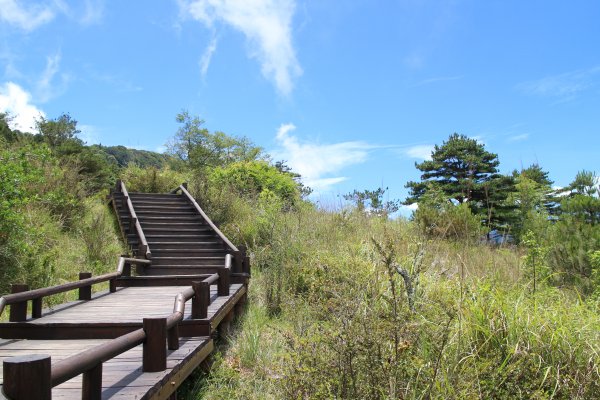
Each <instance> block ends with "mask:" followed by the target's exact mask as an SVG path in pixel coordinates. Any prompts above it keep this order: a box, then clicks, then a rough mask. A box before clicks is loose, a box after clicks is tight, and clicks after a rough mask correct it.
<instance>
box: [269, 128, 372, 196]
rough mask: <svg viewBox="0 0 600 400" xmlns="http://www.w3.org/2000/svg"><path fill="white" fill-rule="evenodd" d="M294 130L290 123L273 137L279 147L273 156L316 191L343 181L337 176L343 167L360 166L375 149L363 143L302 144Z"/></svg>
mask: <svg viewBox="0 0 600 400" xmlns="http://www.w3.org/2000/svg"><path fill="white" fill-rule="evenodd" d="M295 129H296V127H295V126H294V125H293V124H284V125H281V126H280V127H279V129H278V131H277V136H276V137H275V139H276V141H277V144H278V145H279V148H277V149H275V151H273V155H274V156H275V157H276V158H278V159H281V160H285V161H286V163H287V164H288V165H289V166H290V167H291V168H292V169H293V170H294V171H295V172H297V173H299V174H300V175H302V178H303V182H304V183H305V184H306V185H308V186H310V187H311V188H313V189H314V190H316V191H323V190H327V189H329V188H331V186H333V185H335V184H337V183H340V182H343V181H345V180H346V179H347V178H346V177H344V176H331V175H337V174H338V173H339V172H340V171H341V170H343V169H344V168H346V167H348V166H351V165H355V164H361V163H363V162H365V161H366V160H367V158H368V156H369V151H370V150H371V149H374V148H375V147H376V146H372V145H370V144H368V143H366V142H361V141H353V142H340V143H333V144H321V143H311V142H301V141H300V140H299V139H298V138H297V137H296V136H294V135H292V134H291V132H292V131H294V130H295Z"/></svg>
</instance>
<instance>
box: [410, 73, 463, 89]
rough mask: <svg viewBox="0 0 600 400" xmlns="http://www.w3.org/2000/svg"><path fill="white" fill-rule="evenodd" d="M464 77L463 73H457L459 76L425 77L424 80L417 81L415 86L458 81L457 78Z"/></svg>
mask: <svg viewBox="0 0 600 400" xmlns="http://www.w3.org/2000/svg"><path fill="white" fill-rule="evenodd" d="M462 78H463V76H462V75H457V76H438V77H434V78H429V79H423V80H422V81H419V82H417V83H415V84H414V85H413V86H414V87H417V86H425V85H431V84H433V83H439V82H451V81H457V80H459V79H462Z"/></svg>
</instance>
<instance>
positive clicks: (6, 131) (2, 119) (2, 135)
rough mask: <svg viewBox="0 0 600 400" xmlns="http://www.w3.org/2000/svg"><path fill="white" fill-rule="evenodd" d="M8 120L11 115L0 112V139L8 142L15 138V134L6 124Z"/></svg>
mask: <svg viewBox="0 0 600 400" xmlns="http://www.w3.org/2000/svg"><path fill="white" fill-rule="evenodd" d="M10 121H11V116H10V115H9V114H8V113H2V112H0V139H4V140H5V141H7V142H8V143H10V142H14V141H15V140H16V139H17V135H16V134H15V133H14V132H13V130H12V129H10V126H9V125H8V124H9V123H10Z"/></svg>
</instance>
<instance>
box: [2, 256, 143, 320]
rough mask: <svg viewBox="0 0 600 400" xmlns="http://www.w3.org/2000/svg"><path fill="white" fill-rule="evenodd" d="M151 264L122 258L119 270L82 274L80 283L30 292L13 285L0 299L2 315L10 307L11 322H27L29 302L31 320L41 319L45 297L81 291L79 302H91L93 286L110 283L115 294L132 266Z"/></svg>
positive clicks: (26, 288)
mask: <svg viewBox="0 0 600 400" xmlns="http://www.w3.org/2000/svg"><path fill="white" fill-rule="evenodd" d="M149 263H150V261H148V260H143V259H139V258H127V257H120V258H119V262H118V264H117V270H116V271H115V272H111V273H109V274H104V275H98V276H95V277H92V274H91V273H89V272H80V273H79V281H75V282H68V283H63V284H61V285H56V286H50V287H46V288H41V289H34V290H29V287H28V286H27V285H25V284H16V285H12V287H11V290H12V293H11V294H8V295H5V296H3V297H0V314H2V311H4V308H5V307H6V306H7V305H10V316H9V321H10V322H22V321H25V320H27V302H28V301H31V302H32V304H31V318H40V317H41V316H42V301H43V299H44V297H47V296H51V295H53V294H58V293H65V292H68V291H71V290H74V289H79V300H91V298H92V285H96V284H98V283H102V282H107V281H108V282H109V288H110V291H111V292H114V291H115V290H116V284H115V281H116V279H117V278H119V277H121V276H128V275H130V267H129V265H130V264H149Z"/></svg>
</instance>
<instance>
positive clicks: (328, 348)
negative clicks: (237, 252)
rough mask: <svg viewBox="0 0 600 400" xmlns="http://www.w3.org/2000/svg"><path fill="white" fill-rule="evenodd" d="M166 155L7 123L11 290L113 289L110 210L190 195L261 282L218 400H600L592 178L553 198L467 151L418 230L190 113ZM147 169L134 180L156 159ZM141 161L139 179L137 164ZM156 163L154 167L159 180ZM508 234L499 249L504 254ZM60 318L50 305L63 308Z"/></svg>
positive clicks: (0, 254)
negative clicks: (323, 195)
mask: <svg viewBox="0 0 600 400" xmlns="http://www.w3.org/2000/svg"><path fill="white" fill-rule="evenodd" d="M177 120H178V121H179V122H180V123H181V127H180V129H179V131H178V132H176V134H175V136H174V138H173V139H172V141H171V143H170V145H169V149H170V150H169V153H170V154H169V155H168V156H164V158H163V156H159V155H156V154H152V153H150V154H146V153H128V151H126V150H127V149H124V148H122V147H116V148H112V149H117V152H118V154H119V156H118V157H117V156H116V155H115V154H112V153H110V151H108V150H107V149H109V148H107V147H102V146H86V145H85V144H84V143H82V142H81V140H79V139H78V138H77V122H76V121H75V120H73V119H72V118H71V117H70V116H68V115H63V116H60V117H59V118H57V119H55V120H41V121H40V123H39V124H38V130H39V132H38V134H37V135H34V134H29V133H22V132H18V131H14V130H11V129H10V127H9V125H8V123H7V122H8V121H9V117H8V116H6V115H2V116H1V118H0V149H1V150H0V265H1V266H2V270H1V271H0V272H1V280H0V285H2V287H1V289H2V291H3V292H4V293H5V292H6V291H7V290H8V286H7V285H8V283H10V282H17V281H23V282H27V283H29V284H30V285H31V286H32V287H39V286H44V285H49V284H54V283H59V282H62V281H64V280H73V279H75V277H76V273H77V272H78V271H80V270H89V271H91V272H94V273H100V272H104V271H107V270H111V269H113V268H114V266H115V262H116V258H117V256H118V255H119V254H120V253H122V252H123V251H124V249H122V247H121V246H122V245H120V244H119V241H118V237H117V236H118V235H117V233H116V230H115V226H114V220H113V217H111V215H110V213H109V210H108V209H107V207H105V206H104V205H103V204H102V198H103V195H104V194H106V188H107V187H108V186H109V185H112V184H113V183H114V179H115V178H116V177H117V176H119V177H122V178H123V179H124V180H125V181H126V182H127V184H128V187H129V188H130V190H131V191H148V192H166V191H169V190H171V189H173V188H174V187H176V186H177V185H179V184H180V183H181V182H183V181H187V182H189V190H190V191H191V192H192V194H193V195H194V196H195V197H196V198H197V199H198V201H199V202H200V203H201V205H202V207H203V208H204V209H205V210H206V211H207V213H208V214H209V215H210V216H211V217H212V218H213V220H214V221H215V222H217V223H219V224H220V227H221V229H222V230H223V231H224V232H225V234H226V235H228V236H229V237H230V238H231V239H232V240H233V241H234V242H236V243H243V244H245V245H246V246H248V248H249V251H250V254H251V257H252V264H253V278H252V281H251V286H250V303H249V306H248V309H247V312H246V313H245V315H244V316H243V317H242V318H241V319H240V320H239V321H238V322H237V324H238V327H237V329H235V330H234V331H233V334H232V335H233V336H231V337H230V338H228V339H227V340H225V341H224V342H222V343H220V346H221V348H222V350H223V351H222V352H221V353H219V354H218V355H217V356H215V358H214V359H213V365H212V368H211V370H210V372H208V373H206V372H201V371H200V372H197V373H196V376H195V379H194V380H190V381H189V382H187V386H188V388H189V390H187V392H186V393H180V394H181V396H182V397H185V398H189V399H196V398H198V399H199V398H208V399H213V398H214V399H220V398H223V399H225V398H227V399H229V398H273V399H279V398H281V399H288V398H292V399H300V398H302V399H303V398H317V399H318V398H352V399H379V398H414V399H426V398H440V399H441V398H502V399H504V398H507V399H508V398H535V399H546V398H548V399H549V398H553V399H572V398H576V399H590V398H595V397H597V393H600V379H599V378H600V370H599V368H600V317H599V315H598V313H599V311H600V224H599V221H600V197H599V196H600V194H599V193H600V190H599V189H600V188H599V187H598V179H597V177H596V176H595V174H594V173H592V172H587V171H582V172H581V173H579V174H578V175H577V176H576V177H575V178H574V181H573V183H572V184H570V185H569V186H568V187H565V188H564V189H562V190H559V191H557V190H553V189H552V186H551V185H552V182H551V181H550V179H549V178H548V173H547V172H546V171H544V170H543V169H542V168H541V167H540V166H539V165H533V166H531V167H529V168H525V169H523V170H521V171H514V172H513V173H512V174H511V175H507V176H503V175H501V174H500V173H499V160H498V156H497V155H496V154H493V153H490V152H488V151H487V150H485V148H484V146H483V145H482V144H480V143H478V142H476V141H475V140H473V139H469V138H467V137H465V136H462V135H458V134H454V135H451V136H450V137H449V139H448V140H447V141H446V142H444V143H443V144H442V145H441V146H436V147H435V149H434V151H433V153H432V160H431V161H425V162H424V163H420V164H417V168H418V169H419V170H421V171H422V173H423V175H422V179H421V182H409V183H408V187H409V188H410V190H411V194H410V197H409V199H407V200H406V202H407V203H415V202H416V203H417V204H418V208H417V209H416V210H415V212H414V214H413V216H412V218H411V219H410V220H407V219H403V218H391V216H392V215H393V213H394V212H395V211H396V210H397V208H398V202H397V201H395V200H384V197H383V196H384V193H385V189H383V188H379V189H375V190H364V191H358V190H355V191H354V192H352V193H349V194H348V195H347V196H346V199H347V200H348V202H349V203H348V205H347V206H346V207H343V208H341V209H339V210H322V209H317V208H316V206H315V205H313V204H312V203H310V202H309V201H307V200H306V198H305V196H306V195H307V194H308V193H310V189H308V188H306V187H304V186H302V184H301V183H300V182H299V180H300V177H299V176H298V175H297V174H295V173H294V172H293V171H291V170H290V169H289V167H287V166H286V165H285V162H283V161H280V162H277V163H274V164H273V163H271V162H270V160H269V158H268V156H267V155H266V154H264V152H263V151H262V149H260V148H259V147H257V146H255V145H254V144H252V143H251V142H250V141H249V140H248V139H245V138H235V137H231V136H228V135H226V134H224V133H222V132H209V131H208V130H206V129H204V128H203V127H202V123H203V121H202V120H201V119H199V118H197V117H194V116H191V115H189V114H188V113H187V112H185V111H184V112H182V113H181V114H179V116H178V117H177ZM144 154H145V155H147V156H148V158H145V161H144V162H140V160H141V158H136V157H145V155H144ZM136 160H137V161H136ZM155 161H156V164H155V163H154V162H155ZM494 232H500V233H501V234H503V235H504V236H502V237H501V239H500V240H495V241H493V240H492V238H493V236H494V235H493V234H494ZM61 300H64V298H51V299H49V300H48V301H50V302H56V301H61Z"/></svg>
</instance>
